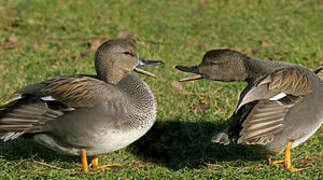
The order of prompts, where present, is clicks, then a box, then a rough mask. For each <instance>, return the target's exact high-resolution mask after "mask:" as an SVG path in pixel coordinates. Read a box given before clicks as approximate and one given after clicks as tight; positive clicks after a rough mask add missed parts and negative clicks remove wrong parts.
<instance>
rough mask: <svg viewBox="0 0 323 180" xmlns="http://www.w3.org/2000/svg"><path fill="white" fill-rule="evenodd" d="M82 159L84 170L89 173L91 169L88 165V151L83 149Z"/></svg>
mask: <svg viewBox="0 0 323 180" xmlns="http://www.w3.org/2000/svg"><path fill="white" fill-rule="evenodd" d="M81 159H82V170H83V171H84V172H85V173H87V172H88V171H89V168H88V165H87V158H86V151H81Z"/></svg>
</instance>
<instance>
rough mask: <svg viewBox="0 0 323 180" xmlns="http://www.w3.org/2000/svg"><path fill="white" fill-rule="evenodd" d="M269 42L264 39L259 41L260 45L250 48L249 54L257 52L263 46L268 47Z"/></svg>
mask: <svg viewBox="0 0 323 180" xmlns="http://www.w3.org/2000/svg"><path fill="white" fill-rule="evenodd" d="M269 47H270V46H269V44H268V43H267V42H266V41H261V43H260V45H259V46H258V47H255V48H253V49H252V50H251V54H253V55H256V54H258V53H259V51H260V50H261V49H263V48H269Z"/></svg>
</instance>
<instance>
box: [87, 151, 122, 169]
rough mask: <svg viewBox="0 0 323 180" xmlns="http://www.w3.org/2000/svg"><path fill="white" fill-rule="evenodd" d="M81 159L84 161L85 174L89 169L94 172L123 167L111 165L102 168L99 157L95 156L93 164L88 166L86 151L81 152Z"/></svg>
mask: <svg viewBox="0 0 323 180" xmlns="http://www.w3.org/2000/svg"><path fill="white" fill-rule="evenodd" d="M81 159H82V170H83V172H85V173H87V172H89V167H92V168H93V170H94V171H98V170H100V169H105V170H111V169H113V168H116V167H121V164H109V165H103V166H100V165H99V159H98V156H93V157H92V160H91V163H90V164H89V165H88V164H87V157H86V151H81ZM90 173H92V172H90Z"/></svg>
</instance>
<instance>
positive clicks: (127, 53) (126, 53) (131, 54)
mask: <svg viewBox="0 0 323 180" xmlns="http://www.w3.org/2000/svg"><path fill="white" fill-rule="evenodd" d="M123 54H125V55H129V56H135V55H134V54H133V53H131V52H129V51H126V52H124V53H123Z"/></svg>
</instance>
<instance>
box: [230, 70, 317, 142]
mask: <svg viewBox="0 0 323 180" xmlns="http://www.w3.org/2000/svg"><path fill="white" fill-rule="evenodd" d="M310 73H311V72H309V71H306V70H303V69H301V68H298V67H291V68H284V69H280V70H277V71H275V72H273V73H271V74H269V75H266V76H264V77H262V78H260V80H259V81H257V82H256V83H255V85H254V86H253V87H252V88H251V89H250V90H249V92H247V93H246V94H245V95H244V96H243V97H241V99H240V101H239V102H240V103H239V104H238V106H237V110H236V112H238V111H239V110H240V108H241V107H243V106H244V105H246V104H249V103H251V102H255V101H256V102H257V103H256V105H255V106H254V107H253V108H252V110H251V111H250V113H249V114H248V116H247V117H246V118H245V119H241V120H242V122H240V123H241V128H242V129H241V131H240V133H239V139H238V141H237V142H238V143H240V144H262V145H264V144H267V143H269V142H271V141H272V140H273V138H274V135H275V134H277V133H280V132H281V131H282V130H283V129H284V126H285V124H284V119H285V117H286V115H287V113H288V112H289V110H290V108H292V107H293V106H294V105H295V104H297V103H298V101H299V100H301V99H302V98H303V97H304V96H307V95H309V94H311V93H312V81H310V79H309V78H310V77H309V76H311V75H310Z"/></svg>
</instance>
